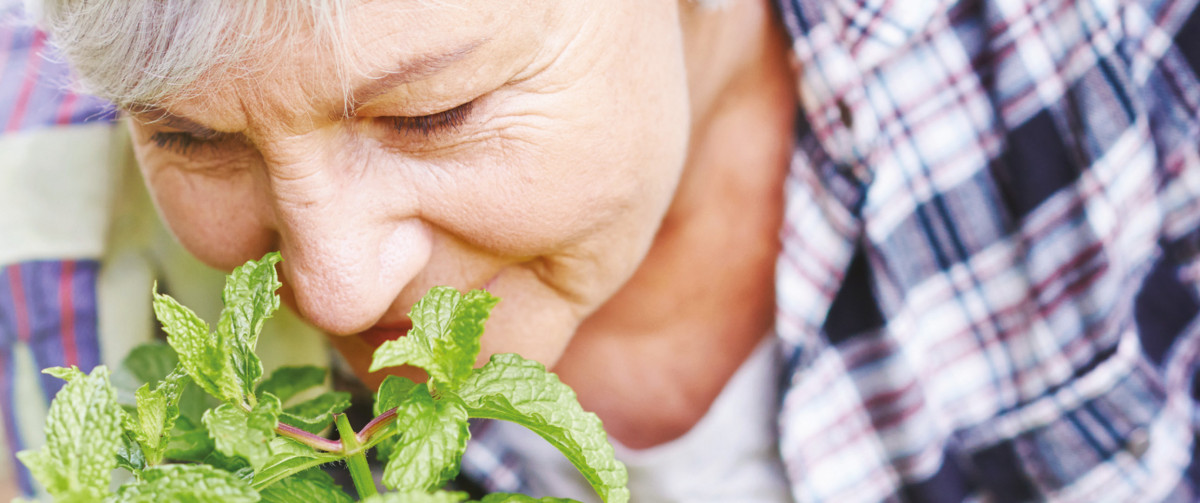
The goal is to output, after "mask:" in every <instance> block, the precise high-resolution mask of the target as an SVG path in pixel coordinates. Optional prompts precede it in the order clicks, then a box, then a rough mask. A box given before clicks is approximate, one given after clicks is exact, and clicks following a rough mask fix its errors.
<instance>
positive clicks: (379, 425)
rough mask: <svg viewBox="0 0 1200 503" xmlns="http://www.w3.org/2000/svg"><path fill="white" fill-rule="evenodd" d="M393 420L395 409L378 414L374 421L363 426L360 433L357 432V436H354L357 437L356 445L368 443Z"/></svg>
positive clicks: (394, 418)
mask: <svg viewBox="0 0 1200 503" xmlns="http://www.w3.org/2000/svg"><path fill="white" fill-rule="evenodd" d="M395 420H396V409H395V408H391V409H388V410H387V412H384V413H383V414H380V415H379V416H378V417H376V418H375V419H372V420H371V422H369V423H367V425H366V426H363V429H362V431H360V432H358V435H356V436H357V437H358V443H360V444H364V445H365V444H367V442H370V441H371V438H372V437H374V436H375V434H376V433H379V431H380V430H383V429H384V428H386V427H387V426H388V425H389V424H392V421H395Z"/></svg>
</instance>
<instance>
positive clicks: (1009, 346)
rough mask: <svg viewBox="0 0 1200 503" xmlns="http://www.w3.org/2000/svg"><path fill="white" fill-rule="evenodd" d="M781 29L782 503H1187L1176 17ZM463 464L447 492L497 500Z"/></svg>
mask: <svg viewBox="0 0 1200 503" xmlns="http://www.w3.org/2000/svg"><path fill="white" fill-rule="evenodd" d="M778 13H779V15H780V17H781V19H782V22H783V23H784V24H785V25H786V27H787V29H788V31H789V32H790V34H791V35H792V37H793V40H794V42H793V46H792V48H793V54H794V58H795V61H796V63H797V72H798V73H797V75H798V76H799V81H798V88H797V92H798V94H799V97H800V102H801V105H802V109H803V110H802V113H801V114H800V118H799V120H798V122H797V125H796V135H797V136H796V138H797V144H796V150H795V156H794V160H793V163H792V170H791V173H790V177H789V179H788V180H787V186H786V190H787V194H788V204H787V208H786V212H787V214H786V224H785V226H784V228H783V229H782V233H781V236H782V240H783V245H784V246H783V252H782V254H781V256H780V259H779V262H778V269H777V289H778V319H777V325H776V331H777V333H778V334H779V335H780V337H781V338H782V339H783V340H784V341H785V343H786V346H787V348H789V349H788V352H789V355H790V361H789V369H790V370H789V372H788V373H787V375H784V376H781V379H783V380H784V381H785V384H784V386H783V387H784V393H783V396H782V397H781V413H780V416H779V427H780V435H781V439H780V450H781V455H782V458H783V460H784V462H785V464H786V466H787V468H788V476H789V479H790V482H791V484H792V487H793V494H794V497H795V498H796V500H797V501H802V502H809V501H814V502H815V501H825V502H839V503H842V502H856V501H920V502H943V501H1040V500H1049V501H1063V502H1076V501H1077V502H1088V503H1092V502H1108V501H1113V502H1125V501H1139V502H1140V501H1146V502H1149V501H1155V502H1157V501H1195V500H1196V498H1197V497H1200V495H1197V494H1196V493H1194V492H1193V485H1192V484H1193V483H1192V480H1196V479H1197V478H1198V477H1197V475H1198V474H1200V468H1197V467H1196V466H1194V465H1193V463H1192V460H1193V458H1196V457H1197V455H1196V447H1195V445H1196V443H1195V434H1196V431H1197V425H1198V424H1200V414H1197V403H1196V399H1195V397H1194V396H1193V393H1192V386H1193V378H1194V375H1195V373H1196V370H1197V369H1196V367H1197V362H1200V323H1198V322H1197V313H1198V312H1200V304H1198V303H1197V295H1198V293H1200V79H1198V77H1197V74H1198V73H1200V12H1198V9H1197V0H1136V1H1135V0H1130V1H1118V0H1079V1H1069V0H1049V1H1039V0H964V1H959V2H955V1H949V0H947V1H935V0H913V1H905V2H900V1H894V0H791V1H787V2H781V4H780V5H779V6H778ZM483 437H486V435H483ZM481 444H482V445H481V446H478V447H480V448H474V454H473V457H474V461H476V462H477V463H476V464H475V465H474V466H468V467H467V473H469V474H474V475H477V476H479V475H483V476H484V477H483V480H484V485H485V486H489V487H491V488H494V489H511V488H519V487H520V477H521V476H522V475H521V474H520V473H516V474H515V475H514V471H513V470H514V467H511V466H508V465H507V464H506V463H505V462H504V460H505V459H506V458H505V456H504V455H503V454H502V453H494V452H492V453H488V452H486V449H485V447H486V438H481ZM480 460H482V461H480ZM496 467H501V468H502V469H498V470H494V471H490V470H492V469H493V468H496ZM489 471H490V473H494V474H503V475H504V478H505V479H507V480H508V481H509V482H510V483H509V484H504V483H499V481H497V480H489V479H488V478H487V477H486V474H487V473H489ZM1189 472H1190V473H1191V476H1189ZM635 498H636V495H635Z"/></svg>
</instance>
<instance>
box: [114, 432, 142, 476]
mask: <svg viewBox="0 0 1200 503" xmlns="http://www.w3.org/2000/svg"><path fill="white" fill-rule="evenodd" d="M117 467H118V468H124V469H126V470H129V471H131V472H134V473H139V472H141V471H142V470H144V469H146V456H145V454H143V453H142V446H141V445H140V444H138V442H137V440H136V439H135V438H133V434H132V433H130V432H128V431H126V432H123V433H122V434H121V444H120V445H119V446H118V447H117Z"/></svg>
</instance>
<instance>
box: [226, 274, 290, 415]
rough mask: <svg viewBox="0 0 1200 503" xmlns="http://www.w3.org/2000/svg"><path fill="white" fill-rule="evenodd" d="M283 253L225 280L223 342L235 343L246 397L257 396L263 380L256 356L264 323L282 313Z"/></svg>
mask: <svg viewBox="0 0 1200 503" xmlns="http://www.w3.org/2000/svg"><path fill="white" fill-rule="evenodd" d="M279 260H280V257H279V252H271V253H268V254H266V255H265V256H263V258H262V259H261V260H258V261H254V260H251V261H248V262H246V263H245V264H242V266H240V267H238V268H237V269H234V270H233V272H232V273H231V274H230V275H229V277H227V278H226V279H225V290H224V291H223V292H222V298H223V299H224V301H225V309H223V310H221V319H220V320H219V321H218V322H217V333H218V334H220V338H221V340H225V341H231V342H232V345H231V356H232V357H233V367H234V371H235V372H236V373H237V376H238V380H239V381H240V383H241V385H242V393H243V394H244V395H246V396H251V395H253V394H254V386H255V384H257V383H258V380H259V379H260V378H261V377H262V372H263V369H262V362H261V361H260V360H259V359H258V355H256V354H254V348H255V346H257V345H258V334H260V333H261V332H262V327H263V323H265V322H266V321H267V319H268V318H270V317H271V315H272V314H274V313H275V310H276V309H279V295H276V294H275V290H277V289H279V287H280V286H281V285H280V283H279V278H278V276H277V274H276V272H275V264H277V263H279Z"/></svg>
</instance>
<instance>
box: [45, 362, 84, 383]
mask: <svg viewBox="0 0 1200 503" xmlns="http://www.w3.org/2000/svg"><path fill="white" fill-rule="evenodd" d="M42 373H43V374H46V375H51V376H54V377H57V378H59V379H62V380H64V381H67V382H71V381H72V380H74V379H75V378H76V377H80V376H85V375H87V374H84V373H83V371H82V370H79V367H76V366H74V365H71V366H70V367H69V368H68V367H50V368H47V369H42Z"/></svg>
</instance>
